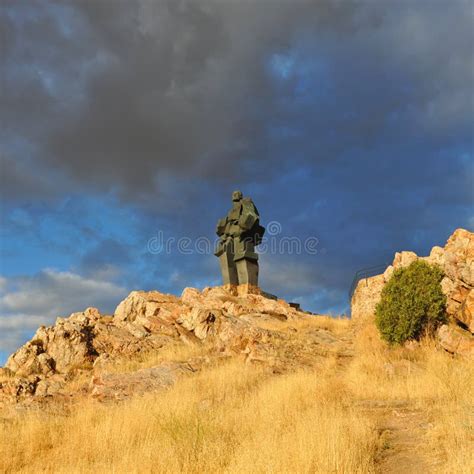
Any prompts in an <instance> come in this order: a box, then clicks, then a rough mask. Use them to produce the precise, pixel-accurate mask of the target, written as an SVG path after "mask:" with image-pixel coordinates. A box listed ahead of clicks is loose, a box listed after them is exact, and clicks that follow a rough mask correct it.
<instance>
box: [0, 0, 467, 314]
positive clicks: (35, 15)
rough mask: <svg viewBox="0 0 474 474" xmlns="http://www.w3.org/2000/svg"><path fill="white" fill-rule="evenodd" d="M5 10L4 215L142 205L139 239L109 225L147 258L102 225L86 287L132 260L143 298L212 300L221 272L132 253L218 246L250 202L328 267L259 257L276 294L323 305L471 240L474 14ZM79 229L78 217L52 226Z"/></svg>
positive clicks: (143, 6) (310, 8) (86, 7)
mask: <svg viewBox="0 0 474 474" xmlns="http://www.w3.org/2000/svg"><path fill="white" fill-rule="evenodd" d="M0 8H1V17H0V39H1V41H0V48H1V51H0V53H1V58H0V61H1V65H0V66H1V77H0V85H1V91H0V94H1V104H0V106H1V107H0V120H1V124H2V127H1V128H0V144H1V149H0V154H1V159H2V163H3V164H2V176H1V181H2V192H3V194H4V195H5V197H8V199H9V200H10V201H11V202H12V203H13V204H12V205H15V204H16V203H18V202H20V201H21V200H22V199H23V200H25V199H26V200H28V199H29V200H31V199H32V198H35V197H36V198H45V197H48V198H50V197H51V196H52V195H54V194H56V195H57V196H58V197H61V198H62V197H63V196H64V195H68V194H75V195H76V196H81V195H83V194H86V193H87V195H88V196H91V199H92V200H93V199H97V200H99V201H100V200H101V198H102V196H103V195H107V196H108V197H110V196H112V198H113V197H114V196H118V197H119V201H118V203H119V205H120V206H122V207H123V208H125V207H126V206H128V205H131V206H136V205H137V204H138V206H137V207H135V208H134V209H133V212H131V213H130V214H136V216H137V218H136V220H135V221H133V222H132V220H131V218H130V217H129V215H127V216H126V218H125V219H123V222H122V220H121V219H118V220H120V222H119V223H117V222H116V221H115V219H114V221H113V222H107V223H106V224H104V227H107V226H108V227H114V228H115V229H118V230H120V232H122V233H123V234H126V233H128V232H130V229H132V228H133V231H134V232H135V233H136V234H137V237H136V239H135V240H134V242H128V244H127V245H128V246H129V247H130V246H135V255H134V256H133V257H128V256H127V255H128V254H127V250H126V249H125V250H124V249H121V248H120V245H121V244H117V245H118V246H116V245H115V244H114V243H113V241H111V240H109V239H110V238H111V237H110V235H108V234H107V232H106V231H105V230H103V229H102V230H101V229H100V226H99V225H98V224H97V225H96V224H95V223H94V225H93V226H92V228H93V231H94V233H96V234H97V235H95V237H94V242H95V243H96V244H97V246H96V247H94V245H96V244H95V243H94V245H92V244H91V245H92V247H91V248H87V249H86V250H84V251H82V252H78V254H80V255H82V257H81V258H82V260H81V258H80V259H79V260H80V261H79V262H78V265H77V268H79V269H80V270H81V272H83V273H85V274H86V275H91V274H94V275H95V276H97V275H98V274H99V273H100V272H102V274H104V275H105V273H107V272H109V273H110V274H111V273H113V270H114V266H117V265H120V266H126V265H129V264H130V263H131V262H130V260H133V261H134V263H135V264H136V265H143V268H140V271H139V272H138V271H137V272H136V273H134V272H132V271H130V272H129V276H130V280H133V281H134V285H135V284H141V285H142V286H146V287H152V286H153V285H154V286H155V287H159V288H161V286H160V285H163V286H164V288H165V289H166V290H167V291H174V290H178V287H182V286H187V285H188V284H198V283H200V282H203V281H205V283H206V284H207V283H213V282H214V276H213V275H211V273H212V270H211V268H214V270H216V268H217V267H216V264H215V262H214V267H212V265H213V264H212V263H211V262H212V260H211V258H207V257H206V258H205V257H202V258H201V257H200V256H193V257H186V258H185V257H183V256H177V255H171V256H166V257H163V256H160V257H156V258H155V257H151V256H150V255H149V254H146V253H145V254H143V255H142V256H141V257H140V258H137V256H136V253H137V247H139V248H140V249H142V248H146V242H147V240H148V239H149V238H150V237H152V236H153V235H154V234H155V233H156V232H157V231H159V230H165V231H166V232H168V234H167V235H168V236H174V237H181V236H188V237H190V238H197V237H199V236H201V235H204V236H208V237H212V231H213V226H214V222H215V220H216V218H217V217H219V216H221V215H223V213H225V212H226V211H227V208H228V205H229V203H228V200H229V192H230V191H231V190H232V188H234V187H241V186H242V188H243V191H244V192H245V193H246V194H250V195H252V197H253V198H254V199H255V202H256V203H257V206H258V208H259V210H260V212H261V215H262V218H263V220H264V224H266V223H267V222H268V221H269V220H276V221H279V222H280V223H282V225H283V232H284V234H285V235H291V236H297V237H304V236H308V235H313V236H317V237H318V238H319V239H320V241H321V248H325V250H326V253H325V254H321V255H318V256H317V257H308V256H307V255H299V256H296V255H293V256H288V255H286V256H285V255H279V256H268V257H267V256H264V257H263V258H262V281H265V279H266V283H265V284H266V285H267V286H269V287H270V288H268V289H269V290H270V291H271V290H272V287H273V288H274V291H276V292H277V291H278V292H284V291H287V292H288V291H290V290H289V288H291V294H289V293H288V295H289V296H292V295H293V296H297V297H300V298H305V301H314V302H316V303H318V304H324V307H335V306H336V305H337V304H340V301H339V300H340V298H341V297H344V298H345V294H346V290H347V287H348V286H349V284H350V280H351V278H352V275H353V273H354V272H355V271H356V270H358V269H359V268H362V267H365V266H370V265H372V264H378V263H383V262H385V261H387V260H390V259H391V258H392V256H393V253H394V252H395V251H397V250H401V249H413V250H416V251H418V252H421V253H426V252H427V250H429V247H430V246H431V245H434V244H443V243H444V241H445V240H446V238H447V237H448V235H449V233H450V232H452V231H453V230H454V229H455V228H456V227H459V226H464V227H469V226H472V224H473V223H474V220H473V215H472V203H473V198H474V196H473V192H474V191H473V130H472V123H473V88H472V84H473V80H474V77H473V75H474V64H473V44H474V33H473V28H472V24H473V9H472V3H470V2H468V1H466V2H462V1H459V2H450V4H449V6H448V5H447V4H446V2H444V1H439V2H437V1H426V2H423V1H420V2H409V1H402V0H400V1H397V2H377V3H376V2H349V1H318V2H315V1H296V2H290V1H284V2H283V1H272V2H270V1H260V2H250V1H228V2H223V1H199V2H197V1H190V2H185V1H155V2H152V1H123V2H118V1H116V2H109V1H86V2H54V3H45V4H43V5H42V6H41V7H40V6H38V4H37V3H33V2H31V3H28V2H21V3H19V2H3V3H2V6H1V7H0ZM88 212H89V214H90V213H91V212H92V211H90V207H88ZM103 212H104V213H105V214H106V212H107V211H103ZM83 213H84V211H82V210H81V204H80V203H79V204H77V206H76V208H73V209H69V208H67V209H66V210H65V212H64V216H63V217H61V216H60V215H58V216H57V217H56V220H57V221H59V220H60V219H64V220H67V221H72V222H73V223H75V222H76V221H77V222H78V223H81V222H83V221H85V220H88V217H86V216H84V215H83ZM36 214H37V216H36V219H37V220H38V221H41V220H42V213H41V212H39V211H38V212H37V213H36ZM101 216H102V215H101ZM89 220H91V219H89ZM92 220H94V221H95V219H92ZM57 228H59V229H61V228H62V227H61V226H57ZM35 229H36V227H35V226H34V227H33V231H35ZM120 232H117V234H120ZM63 234H64V233H61V232H58V235H59V237H58V239H59V240H60V239H61V236H62V235H63ZM58 239H56V240H58ZM113 239H114V241H116V242H119V241H120V235H115V234H114V237H113ZM100 242H102V243H100ZM137 242H139V244H137ZM107 243H108V244H110V245H108V244H107ZM57 245H59V242H57ZM140 245H141V246H142V247H140ZM140 251H141V250H140ZM177 262H179V264H178V263H177ZM265 266H267V269H268V271H265ZM97 272H99V273H97ZM103 272H105V273H103ZM137 274H140V279H137V278H135V275H137ZM214 275H215V274H214ZM265 275H266V276H265ZM109 276H110V275H109ZM206 279H207V280H206ZM186 280H187V281H188V282H189V283H186ZM289 282H290V283H291V284H289ZM127 285H128V282H127ZM285 288H286V290H285ZM178 292H179V291H178ZM318 295H319V296H318ZM341 295H343V296H341ZM316 303H315V304H316ZM344 304H345V303H344ZM312 309H314V308H312Z"/></svg>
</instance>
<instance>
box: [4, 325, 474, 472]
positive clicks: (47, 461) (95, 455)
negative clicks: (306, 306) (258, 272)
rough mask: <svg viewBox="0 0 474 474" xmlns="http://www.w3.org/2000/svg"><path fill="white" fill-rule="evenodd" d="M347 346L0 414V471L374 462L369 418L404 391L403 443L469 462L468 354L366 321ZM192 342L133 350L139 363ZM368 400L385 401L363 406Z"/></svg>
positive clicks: (365, 468) (320, 467)
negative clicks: (399, 342) (412, 344)
mask: <svg viewBox="0 0 474 474" xmlns="http://www.w3.org/2000/svg"><path fill="white" fill-rule="evenodd" d="M278 324H279V323H278ZM291 324H294V323H291ZM297 324H299V326H298V329H301V332H303V328H304V326H305V324H316V325H319V326H318V327H321V328H323V329H327V330H331V331H333V332H334V333H338V334H344V333H346V332H347V331H349V330H350V327H349V322H347V321H346V320H341V321H335V322H333V321H322V320H320V321H318V322H316V323H315V322H313V323H306V322H301V323H297ZM338 325H339V326H338ZM298 333H300V331H298ZM300 336H301V335H300V334H298V337H300ZM356 349H357V351H356V356H355V357H354V358H353V359H352V360H351V361H349V362H347V363H346V366H345V367H344V368H343V369H342V370H341V368H340V361H339V362H338V361H336V359H335V358H330V357H329V358H328V359H327V360H326V362H325V364H324V365H323V366H322V367H320V368H318V370H317V371H297V372H294V373H291V374H287V375H279V376H276V375H272V374H271V373H270V372H269V371H267V370H265V369H264V368H262V367H256V366H253V365H249V364H245V363H243V362H241V361H240V362H239V361H236V360H234V361H228V362H226V363H222V364H220V365H218V366H213V367H209V368H207V369H204V370H203V371H201V372H200V373H198V374H197V375H195V376H193V377H187V378H183V379H181V380H180V381H178V382H177V383H176V385H174V386H173V387H172V388H170V389H169V390H165V391H162V392H158V393H154V394H149V395H147V396H144V397H140V398H134V399H132V400H130V401H128V402H124V403H121V404H113V405H110V404H109V405H104V404H99V403H97V402H93V401H89V400H86V401H84V402H83V403H82V404H80V405H79V406H78V407H77V408H76V409H74V410H73V411H72V413H70V414H65V415H57V414H55V415H53V414H49V413H31V412H30V413H26V414H24V415H22V416H18V417H16V418H14V419H12V420H10V421H8V422H4V423H0V471H1V472H25V473H26V472H28V473H29V472H54V473H62V472H67V473H69V472H74V473H76V472H78V473H90V472H94V473H97V472H98V473H102V472H104V473H109V472H114V473H122V472H124V473H125V472H126V473H138V472H140V473H142V472H145V473H147V472H172V473H173V472H184V473H198V472H199V473H207V472H212V473H214V472H216V473H220V472H227V473H243V472H245V473H246V472H252V473H267V472H272V473H273V472H274V473H287V472H296V473H310V472H311V473H371V472H378V470H380V468H381V464H380V463H381V462H383V459H384V456H385V457H386V455H385V454H384V451H383V442H385V443H387V441H386V440H385V441H383V440H382V439H381V437H380V432H381V427H382V425H383V423H385V422H386V419H387V417H390V416H393V410H392V408H391V407H390V404H391V403H394V402H399V401H405V402H406V403H407V404H408V405H407V406H408V407H409V408H410V410H414V411H416V413H417V417H418V418H419V417H421V418H422V419H423V420H424V421H426V423H424V425H423V427H421V428H418V427H416V429H420V430H421V431H420V433H422V436H421V437H420V438H419V439H415V440H414V442H415V443H419V446H418V445H416V446H414V450H413V452H414V453H415V454H417V453H419V454H420V455H421V454H423V459H424V461H428V462H430V461H433V463H430V464H429V465H430V467H431V468H432V469H433V470H434V471H435V472H439V473H466V472H473V471H474V461H473V458H472V452H473V449H472V442H473V420H472V418H470V416H471V417H472V409H473V395H472V380H473V377H474V373H473V367H472V364H470V363H469V362H468V361H464V360H461V359H455V358H453V357H451V356H450V355H448V354H446V353H444V352H440V351H438V350H437V349H436V348H435V347H433V345H432V344H431V343H430V342H429V341H424V342H423V343H422V344H421V346H420V347H418V348H416V349H414V350H412V351H410V350H408V349H400V348H399V349H389V348H387V347H386V346H385V345H384V344H383V343H382V342H381V341H380V339H379V338H378V336H377V334H376V333H375V332H374V331H373V329H372V328H370V327H368V328H366V329H364V330H362V331H361V332H360V333H359V336H358V338H357V340H356ZM199 350H202V348H201V349H200V348H197V349H196V348H190V349H183V351H184V352H182V353H180V354H176V353H175V352H170V353H163V354H161V355H159V356H157V357H158V359H156V360H153V359H146V358H145V360H143V361H140V364H141V365H140V367H141V366H143V364H152V363H154V362H156V361H158V360H161V361H162V360H163V357H169V358H171V357H177V358H178V359H179V358H181V357H183V358H186V357H188V356H190V355H193V354H194V352H193V351H199ZM187 351H190V352H187ZM336 367H338V369H337V370H336ZM117 370H118V369H117ZM120 370H125V371H126V370H133V367H131V366H130V367H127V366H122V368H121V369H120ZM380 401H382V402H383V403H386V404H387V407H388V408H384V409H382V410H380V409H371V404H374V405H376V404H377V403H380ZM402 409H403V408H402ZM407 413H408V411H407ZM408 414H409V413H408ZM407 416H408V415H407ZM418 418H417V419H418ZM409 420H410V418H407V422H409ZM425 425H426V426H425ZM389 442H390V441H389ZM392 448H393V449H394V452H395V453H396V448H397V447H396V446H392ZM387 465H389V464H384V466H387ZM399 467H400V466H399ZM384 472H389V471H384ZM400 472H401V471H400ZM406 472H410V471H409V470H408V471H406Z"/></svg>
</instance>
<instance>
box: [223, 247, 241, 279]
mask: <svg viewBox="0 0 474 474" xmlns="http://www.w3.org/2000/svg"><path fill="white" fill-rule="evenodd" d="M223 250H224V251H223V252H222V254H220V255H219V263H220V265H221V273H222V282H223V284H224V285H238V283H239V280H238V277H237V268H236V266H235V262H234V253H233V251H232V245H231V244H230V243H229V244H227V245H226V246H225V247H224V249H223Z"/></svg>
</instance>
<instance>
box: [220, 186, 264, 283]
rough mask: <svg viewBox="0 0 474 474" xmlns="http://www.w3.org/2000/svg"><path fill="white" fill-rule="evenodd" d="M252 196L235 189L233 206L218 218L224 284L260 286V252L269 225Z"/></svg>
mask: <svg viewBox="0 0 474 474" xmlns="http://www.w3.org/2000/svg"><path fill="white" fill-rule="evenodd" d="M259 221H260V215H259V213H258V211H257V208H256V207H255V205H254V203H253V202H252V199H250V198H249V197H242V193H241V192H240V191H234V192H233V193H232V209H231V210H230V211H229V212H228V214H227V216H226V217H224V218H222V219H219V221H218V222H217V230H216V233H217V235H218V236H219V237H220V239H219V244H218V246H217V250H216V252H215V255H216V256H217V257H219V260H220V265H221V272H222V279H223V282H224V285H243V284H249V285H253V286H258V254H257V253H256V252H255V246H256V245H259V244H260V243H261V242H262V237H263V234H264V232H265V228H264V227H262V226H261V225H260V222H259Z"/></svg>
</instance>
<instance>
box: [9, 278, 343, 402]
mask: <svg viewBox="0 0 474 474" xmlns="http://www.w3.org/2000/svg"><path fill="white" fill-rule="evenodd" d="M308 319H314V316H313V315H311V314H309V313H305V312H303V311H300V310H299V309H297V308H296V307H294V306H293V305H290V304H289V303H287V302H285V301H283V300H281V299H276V298H274V297H271V296H270V295H267V294H265V293H263V292H261V291H260V290H259V289H258V288H252V287H250V288H249V287H247V286H241V287H213V288H206V289H204V290H203V291H199V290H197V289H194V288H186V289H185V290H184V291H183V293H182V295H181V297H177V296H173V295H168V294H163V293H160V292H158V291H150V292H144V291H133V292H132V293H130V295H129V296H128V297H127V298H126V299H124V300H123V301H122V302H121V303H120V304H119V305H118V306H117V309H116V310H115V313H114V315H113V316H112V315H103V314H101V313H100V312H99V311H98V310H97V309H96V308H87V309H86V310H85V311H83V312H78V313H73V314H71V315H70V316H69V317H68V318H58V319H57V321H56V323H55V324H54V325H53V326H50V327H40V328H39V329H38V330H37V332H36V334H35V335H34V336H33V338H32V339H31V340H30V341H28V342H27V343H26V344H25V345H23V346H22V347H21V348H19V349H18V350H17V351H16V352H15V353H14V354H12V355H11V356H10V357H9V359H8V361H7V363H6V366H5V367H4V368H3V369H0V406H1V405H2V404H3V405H5V404H8V403H10V402H14V403H16V404H18V403H19V402H25V403H29V402H32V401H38V400H42V399H45V398H48V397H51V396H53V395H54V396H55V397H56V398H57V397H60V396H64V397H71V396H74V392H81V393H82V394H89V395H91V396H93V397H97V398H99V399H123V398H127V396H129V395H130V394H131V393H144V392H146V391H150V390H155V389H157V388H160V387H166V386H169V385H171V384H172V383H173V382H174V380H175V379H176V378H177V377H179V376H185V375H186V374H191V373H193V372H195V371H197V370H200V368H201V367H202V366H203V365H205V364H208V363H212V362H213V361H215V360H217V359H222V358H224V359H225V358H228V357H242V358H244V359H245V361H247V362H249V363H259V364H263V365H265V366H267V367H268V368H269V370H272V371H277V372H278V371H284V370H288V369H290V368H292V367H295V365H311V364H313V363H314V361H315V360H316V359H317V352H318V348H319V349H320V350H322V349H321V347H324V350H322V352H324V353H326V352H328V351H329V352H330V351H332V350H334V351H336V352H337V350H338V347H339V346H338V342H340V341H338V340H337V338H336V337H335V336H334V335H333V334H331V333H330V332H329V331H325V330H324V329H317V330H314V331H313V330H308V331H307V333H305V338H304V342H302V340H300V339H298V338H295V337H291V334H288V333H286V332H282V331H279V330H277V329H275V327H274V326H275V325H278V323H279V322H283V321H284V322H291V321H294V322H295V323H296V322H298V323H300V324H301V323H304V321H305V320H308ZM294 331H295V332H296V331H297V329H296V328H295V329H294ZM202 345H207V346H208V347H210V350H209V351H208V353H207V354H206V357H195V358H187V359H186V360H184V361H179V360H178V361H174V360H171V361H164V362H162V363H159V364H158V365H156V366H153V367H146V368H140V369H138V370H134V371H132V372H131V373H130V372H127V373H126V374H124V373H117V371H114V370H113V367H114V364H116V363H117V362H119V361H124V360H133V359H136V358H139V357H141V356H143V355H144V354H149V353H156V354H159V353H160V351H163V350H166V349H167V348H180V347H186V346H191V347H194V346H196V347H200V346H202ZM342 352H347V350H343V351H342ZM295 354H296V355H295ZM315 354H316V358H315ZM343 355H344V354H343ZM78 375H80V376H82V379H83V380H86V381H87V383H83V384H82V385H80V386H79V387H76V386H75V385H74V384H77V379H78ZM72 386H74V387H75V388H74V389H72V388H71V387H72Z"/></svg>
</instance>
